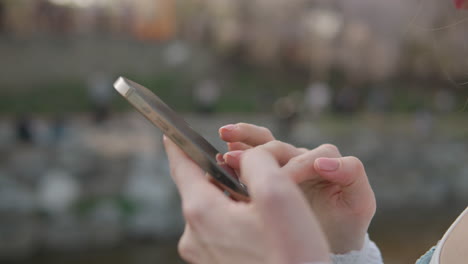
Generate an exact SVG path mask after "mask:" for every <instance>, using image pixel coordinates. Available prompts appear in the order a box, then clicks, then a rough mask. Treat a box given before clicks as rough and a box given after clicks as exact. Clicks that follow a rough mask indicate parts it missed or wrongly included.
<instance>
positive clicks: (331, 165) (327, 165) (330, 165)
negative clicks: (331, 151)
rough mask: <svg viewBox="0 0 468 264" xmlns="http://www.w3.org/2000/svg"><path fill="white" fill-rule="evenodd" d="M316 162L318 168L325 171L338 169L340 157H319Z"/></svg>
mask: <svg viewBox="0 0 468 264" xmlns="http://www.w3.org/2000/svg"><path fill="white" fill-rule="evenodd" d="M316 162H317V166H318V168H319V169H320V170H323V171H329V172H331V171H336V170H337V169H338V168H339V167H340V161H339V160H338V159H330V158H319V159H317V161H316Z"/></svg>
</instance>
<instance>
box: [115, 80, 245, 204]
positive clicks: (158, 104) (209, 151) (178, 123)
mask: <svg viewBox="0 0 468 264" xmlns="http://www.w3.org/2000/svg"><path fill="white" fill-rule="evenodd" d="M114 88H115V89H116V90H117V91H118V92H119V93H120V94H121V95H122V96H123V97H124V98H125V99H126V100H127V101H128V102H129V103H130V104H131V105H133V107H135V108H136V109H137V110H138V112H140V113H141V114H142V115H143V116H145V117H146V119H148V120H149V121H150V122H151V123H152V124H153V125H155V126H156V127H158V128H160V129H161V130H162V131H163V133H164V134H165V135H166V136H167V137H169V138H170V139H171V140H172V141H173V142H174V143H175V144H177V145H178V146H179V147H180V148H181V149H182V150H183V151H184V152H185V153H186V154H187V155H188V156H189V157H190V158H191V159H193V160H194V161H195V162H196V163H197V164H198V165H199V166H200V167H201V168H202V169H203V170H205V171H206V172H207V173H208V174H209V175H210V176H211V177H212V178H213V179H214V180H215V181H213V183H215V184H216V185H218V186H219V187H220V188H222V189H223V190H225V191H227V192H228V193H229V194H230V196H231V197H233V198H234V199H236V200H243V201H247V200H249V194H248V191H247V187H246V186H245V185H244V184H243V183H242V182H240V181H239V180H238V179H237V177H236V176H235V173H234V172H233V171H232V169H230V168H229V167H227V165H223V164H220V163H218V162H217V161H216V155H217V154H218V153H219V151H218V150H216V148H215V147H213V145H211V144H210V143H209V142H208V141H207V140H206V139H205V138H203V137H202V136H200V134H198V133H197V132H195V131H194V130H193V129H192V128H191V127H190V125H189V124H188V123H187V122H186V121H185V120H184V119H183V118H182V117H180V116H179V115H178V114H177V113H176V112H175V111H174V110H172V109H171V108H170V107H169V106H168V105H166V104H165V103H164V102H163V101H162V100H161V99H160V98H159V97H158V96H156V95H155V94H154V93H153V92H151V91H150V90H149V89H148V88H146V87H144V86H142V85H140V84H138V83H136V82H133V81H131V80H128V79H126V78H124V77H119V78H118V79H117V81H116V82H115V83H114ZM233 174H234V175H233Z"/></svg>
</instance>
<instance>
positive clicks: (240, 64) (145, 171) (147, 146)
mask: <svg viewBox="0 0 468 264" xmlns="http://www.w3.org/2000/svg"><path fill="white" fill-rule="evenodd" d="M467 23H468V11H467V10H456V9H455V7H454V4H453V3H452V1H437V0H410V1H408V0H392V1H384V0H317V1H311V0H236V1H234V0H0V69H1V71H0V263H19V264H23V263H48V264H54V263H71V264H82V263H108V262H109V263H115V264H124V263H125V264H127V263H135V264H140V263H141V264H146V263H183V262H182V261H181V260H180V259H179V257H178V256H177V250H176V244H177V239H178V237H179V236H180V234H181V231H182V228H183V219H182V218H181V213H180V205H179V198H178V194H177V192H176V190H175V188H174V186H173V184H172V182H171V180H170V177H169V170H168V164H167V159H166V156H165V154H164V151H163V149H162V147H161V134H160V132H159V130H158V129H156V128H154V127H152V126H151V125H150V124H149V123H148V122H147V121H145V120H144V119H143V118H142V117H141V116H140V115H139V114H137V113H135V111H134V110H133V109H131V108H130V107H129V105H128V103H127V102H126V101H125V100H123V99H122V98H120V96H118V95H117V94H116V93H115V92H114V91H113V88H112V83H113V81H114V80H115V79H116V78H117V77H118V76H120V75H124V76H126V77H129V78H131V79H133V80H135V81H137V82H139V83H141V84H143V85H145V86H147V87H149V88H151V89H152V90H153V91H155V92H156V94H158V95H159V96H160V97H161V98H162V99H163V100H165V101H166V102H167V103H168V104H169V105H171V106H172V107H173V108H175V109H176V110H177V111H180V112H182V113H183V115H184V116H185V117H186V118H187V120H188V122H189V123H190V124H191V125H192V126H193V127H194V128H195V129H196V130H197V131H199V132H200V133H201V134H203V135H204V136H205V137H206V138H207V139H208V140H209V141H210V142H212V143H213V144H214V145H215V146H217V147H218V148H219V149H221V150H223V151H225V150H226V147H225V146H224V144H223V143H222V142H221V141H220V140H219V138H218V133H217V130H218V128H219V127H220V126H222V125H226V124H229V123H237V122H251V123H255V124H258V125H262V126H266V127H268V128H270V129H271V130H272V131H273V132H274V134H275V135H276V136H277V137H278V138H279V139H281V140H285V141H288V142H291V143H293V144H296V145H298V146H302V147H308V148H314V147H316V146H318V145H320V144H322V143H332V144H335V145H337V146H338V147H339V148H340V150H341V152H342V154H343V155H354V156H357V157H359V158H360V159H361V160H362V161H363V162H364V164H365V166H366V168H367V172H368V176H369V178H370V182H371V184H372V186H373V188H374V191H375V193H376V196H377V201H378V210H377V215H376V217H375V219H374V221H373V223H372V226H371V229H370V231H369V232H370V236H371V238H372V239H374V240H375V241H376V243H377V244H378V245H379V246H380V248H381V250H382V253H383V257H384V259H385V261H386V263H396V264H398V263H414V261H415V260H416V259H417V258H418V257H419V256H420V255H422V254H423V253H424V252H425V251H426V250H427V249H429V248H430V247H431V246H432V245H434V244H435V243H436V242H437V241H438V239H440V238H441V237H442V235H443V233H444V232H445V230H446V229H447V228H448V227H449V225H450V223H451V222H452V221H454V219H455V217H456V216H457V215H458V214H459V213H460V212H461V210H462V209H464V207H466V202H467V201H468V162H467V160H468V119H467V111H468V34H467V33H466V28H467Z"/></svg>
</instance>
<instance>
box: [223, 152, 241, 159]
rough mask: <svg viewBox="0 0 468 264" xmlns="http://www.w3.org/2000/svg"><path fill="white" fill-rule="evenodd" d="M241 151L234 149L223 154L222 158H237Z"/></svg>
mask: <svg viewBox="0 0 468 264" xmlns="http://www.w3.org/2000/svg"><path fill="white" fill-rule="evenodd" d="M242 152H243V151H240V150H235V151H229V152H227V153H226V154H224V159H227V158H228V157H230V158H234V159H238V158H239V157H240V156H241V155H242Z"/></svg>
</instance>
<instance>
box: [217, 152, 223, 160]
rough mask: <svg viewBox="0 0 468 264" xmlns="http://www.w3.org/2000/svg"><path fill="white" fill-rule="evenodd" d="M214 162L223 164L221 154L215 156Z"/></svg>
mask: <svg viewBox="0 0 468 264" xmlns="http://www.w3.org/2000/svg"><path fill="white" fill-rule="evenodd" d="M216 161H217V162H224V157H223V155H222V154H221V153H218V154H216Z"/></svg>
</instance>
